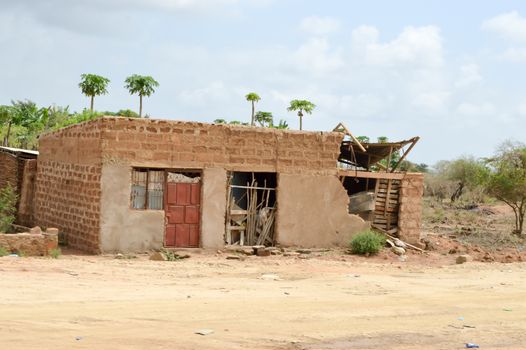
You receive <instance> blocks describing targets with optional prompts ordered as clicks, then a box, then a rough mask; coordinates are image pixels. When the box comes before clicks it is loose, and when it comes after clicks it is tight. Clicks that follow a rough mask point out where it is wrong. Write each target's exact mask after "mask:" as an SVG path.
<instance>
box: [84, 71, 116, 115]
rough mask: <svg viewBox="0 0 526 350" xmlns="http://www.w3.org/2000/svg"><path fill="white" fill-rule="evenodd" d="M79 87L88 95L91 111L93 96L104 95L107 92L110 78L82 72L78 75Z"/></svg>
mask: <svg viewBox="0 0 526 350" xmlns="http://www.w3.org/2000/svg"><path fill="white" fill-rule="evenodd" d="M80 79H81V80H80V83H79V87H80V90H82V93H83V94H84V95H86V96H88V97H90V99H91V102H90V111H92V112H93V101H94V99H95V96H100V95H105V94H107V93H108V90H107V89H106V88H107V87H108V84H109V82H110V80H109V79H108V78H105V77H102V76H100V75H96V74H82V75H81V76H80Z"/></svg>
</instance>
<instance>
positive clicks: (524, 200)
mask: <svg viewBox="0 0 526 350" xmlns="http://www.w3.org/2000/svg"><path fill="white" fill-rule="evenodd" d="M487 163H488V165H489V166H490V173H489V176H488V180H487V181H486V182H485V185H486V190H487V192H488V193H489V194H490V195H493V196H494V197H495V198H497V199H498V200H500V201H502V202H504V203H506V204H507V205H508V206H510V207H511V208H512V209H513V213H514V214H515V230H514V233H515V234H517V235H519V236H520V235H522V232H523V228H524V215H525V213H526V145H524V144H522V143H510V142H508V143H505V144H503V145H502V146H501V147H500V148H499V150H498V151H497V154H496V155H495V156H494V157H493V158H491V159H489V160H488V161H487Z"/></svg>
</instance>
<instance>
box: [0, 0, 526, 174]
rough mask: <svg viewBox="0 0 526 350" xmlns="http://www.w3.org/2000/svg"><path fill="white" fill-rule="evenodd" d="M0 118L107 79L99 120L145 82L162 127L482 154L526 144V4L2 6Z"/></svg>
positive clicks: (292, 1) (424, 157)
mask: <svg viewBox="0 0 526 350" xmlns="http://www.w3.org/2000/svg"><path fill="white" fill-rule="evenodd" d="M0 6H1V8H2V11H1V12H0V47H2V48H3V49H2V52H1V53H0V67H2V68H1V69H0V104H8V103H9V102H10V100H11V99H31V100H34V101H35V102H37V103H38V104H39V105H50V104H57V105H63V106H65V105H69V106H70V109H71V110H81V109H82V108H84V107H87V106H88V103H89V101H88V99H87V98H86V97H84V96H82V95H81V93H80V90H79V88H78V86H77V85H78V82H79V76H80V74H82V73H95V74H101V75H104V76H106V77H108V78H109V79H111V84H110V87H109V94H108V95H105V96H101V97H98V98H96V100H95V108H96V109H98V110H113V111H116V110H119V109H123V108H131V109H135V110H136V109H138V98H136V97H135V96H133V97H132V96H130V95H129V94H128V93H127V91H126V90H125V89H124V88H123V85H124V84H123V81H124V79H125V78H126V76H128V75H131V74H134V73H137V74H146V75H152V76H153V77H154V78H156V79H157V80H158V81H159V83H160V87H159V88H158V90H157V92H156V93H155V94H154V95H152V96H151V97H150V98H149V99H147V100H145V103H144V104H145V105H144V110H145V113H147V114H149V115H150V116H151V117H153V118H163V119H183V120H200V121H212V120H214V119H216V118H224V119H229V120H230V119H237V120H245V121H246V120H248V119H249V117H250V106H249V104H248V103H247V102H246V101H245V100H244V95H245V94H246V93H248V92H250V91H255V92H257V93H258V94H259V95H260V96H261V97H262V100H261V101H260V102H259V103H258V105H257V109H258V110H263V111H270V112H272V113H273V114H274V116H275V118H276V119H278V120H279V119H285V120H287V121H288V122H289V125H290V126H291V127H292V128H297V124H298V121H297V117H296V116H295V115H294V114H293V113H289V112H287V111H286V107H287V104H288V101H290V99H293V98H302V99H303V98H305V99H309V100H311V101H313V102H314V103H316V105H317V108H316V110H315V111H314V113H313V115H312V116H307V117H305V118H304V128H305V129H308V130H330V129H332V128H333V127H334V126H335V125H336V124H337V123H338V122H340V121H343V122H344V123H345V124H347V125H348V126H349V128H350V129H351V130H352V131H353V132H354V133H355V134H357V135H369V136H371V137H373V138H374V137H377V136H382V135H386V136H388V137H389V138H390V139H392V140H396V139H404V138H410V137H412V136H415V135H420V136H421V137H422V139H421V142H420V143H419V144H418V146H417V147H416V148H415V150H414V151H413V153H412V156H411V159H412V160H413V161H418V162H426V163H429V164H432V163H434V162H436V161H438V160H440V159H451V158H454V157H458V156H461V155H463V154H473V155H475V156H487V155H489V154H491V153H492V152H493V150H494V149H495V147H496V146H497V145H498V144H499V143H501V142H502V141H504V140H506V139H513V140H516V141H522V142H525V141H526V86H525V81H526V69H525V68H526V3H525V2H524V1H506V0H500V1H481V0H479V1H468V0H464V1H446V0H442V1H429V0H427V1H387V0H385V1H343V0H342V1H299V0H289V1H287V0H281V1H278V0H252V1H250V0H246V1H243V0H208V1H197V0H149V1H147V0H91V1H87V0H77V1H71V0H48V1H30V0H17V1H6V0H0Z"/></svg>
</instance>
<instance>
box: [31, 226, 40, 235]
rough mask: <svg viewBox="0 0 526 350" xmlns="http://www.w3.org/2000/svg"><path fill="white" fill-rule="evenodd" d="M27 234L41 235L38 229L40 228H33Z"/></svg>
mask: <svg viewBox="0 0 526 350" xmlns="http://www.w3.org/2000/svg"><path fill="white" fill-rule="evenodd" d="M29 233H30V234H32V235H40V234H42V229H41V228H40V226H35V227H33V228H32V229H30V230H29Z"/></svg>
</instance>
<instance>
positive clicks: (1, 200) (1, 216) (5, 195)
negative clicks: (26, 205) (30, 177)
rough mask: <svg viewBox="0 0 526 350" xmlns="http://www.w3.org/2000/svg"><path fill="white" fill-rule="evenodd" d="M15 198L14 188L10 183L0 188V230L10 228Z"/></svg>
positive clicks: (13, 214)
mask: <svg viewBox="0 0 526 350" xmlns="http://www.w3.org/2000/svg"><path fill="white" fill-rule="evenodd" d="M17 200H18V196H17V194H16V192H15V189H14V188H13V187H12V186H11V185H10V184H7V186H6V187H4V188H2V189H1V190H0V232H7V231H9V230H10V229H11V224H12V223H13V222H14V221H15V214H16V201H17Z"/></svg>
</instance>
